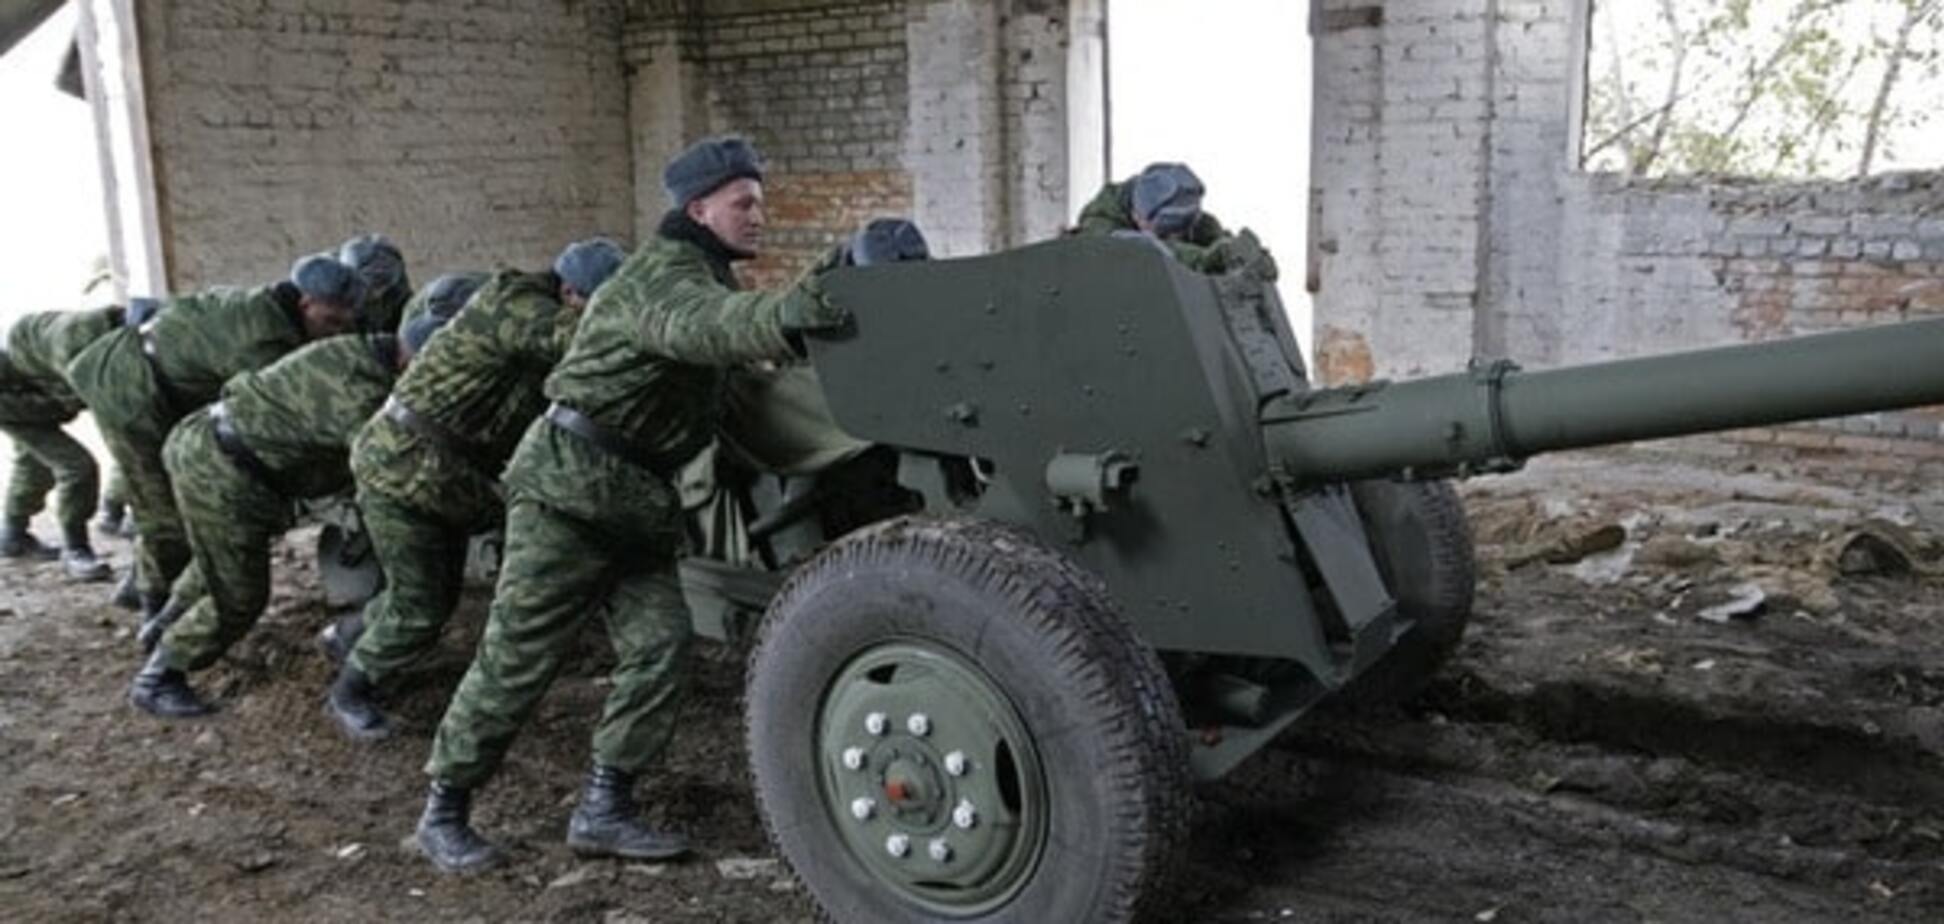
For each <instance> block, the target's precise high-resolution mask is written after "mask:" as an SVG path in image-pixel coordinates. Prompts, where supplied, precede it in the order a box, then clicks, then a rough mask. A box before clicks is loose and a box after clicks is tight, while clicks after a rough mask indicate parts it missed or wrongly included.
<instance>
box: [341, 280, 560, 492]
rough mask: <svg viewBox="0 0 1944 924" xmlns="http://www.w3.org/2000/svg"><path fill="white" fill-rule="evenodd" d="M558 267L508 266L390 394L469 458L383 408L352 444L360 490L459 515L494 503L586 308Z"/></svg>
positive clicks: (431, 343)
mask: <svg viewBox="0 0 1944 924" xmlns="http://www.w3.org/2000/svg"><path fill="white" fill-rule="evenodd" d="M559 292H560V279H559V277H557V276H555V275H554V274H553V273H550V272H548V273H522V272H518V271H515V270H502V271H501V272H499V273H496V274H494V276H493V278H492V279H490V280H488V281H487V282H486V284H485V285H484V286H482V287H481V288H480V290H479V292H478V293H477V294H475V295H474V296H473V298H472V301H471V302H469V303H467V307H466V310H465V311H462V312H460V313H459V314H458V315H456V316H454V318H453V319H452V321H451V322H450V323H448V324H447V325H446V326H445V327H444V328H442V329H441V330H440V331H439V335H438V336H437V337H434V338H432V339H431V340H429V341H427V342H426V344H425V349H424V350H423V351H422V352H421V353H419V355H417V356H415V357H413V359H412V365H411V367H410V368H409V369H407V370H406V372H405V374H404V375H402V376H399V378H398V384H397V385H396V386H395V387H394V389H393V392H392V394H393V396H394V397H395V398H397V399H398V401H399V403H401V404H403V405H405V406H406V407H409V408H411V409H412V411H413V412H415V413H416V414H417V415H418V416H420V417H423V418H425V419H426V420H427V421H429V422H430V423H432V424H435V425H437V426H438V427H439V428H440V429H442V430H443V431H445V432H446V433H449V434H452V435H454V436H458V437H461V438H463V439H464V440H465V441H466V443H467V444H468V445H469V447H470V448H469V449H468V450H467V451H466V452H465V453H464V454H463V457H461V456H459V455H455V453H453V452H452V451H449V450H448V449H446V448H445V447H443V446H441V445H440V444H439V443H437V442H434V441H433V440H430V439H427V438H426V437H425V436H424V435H422V434H420V433H418V432H415V431H413V430H412V429H410V428H407V427H405V426H404V425H402V424H400V423H399V422H397V421H395V420H393V419H392V418H390V417H388V416H386V415H384V414H380V415H378V416H376V417H373V418H372V419H371V423H369V424H368V425H366V426H365V428H364V429H363V430H361V431H359V433H358V436H357V438H356V439H355V440H353V442H352V448H351V471H352V474H353V475H355V476H356V478H357V481H358V487H359V488H361V489H365V490H375V491H379V492H382V493H384V494H385V495H387V496H389V497H393V498H396V499H398V500H401V501H405V502H407V503H410V504H411V505H412V506H414V507H417V508H419V509H422V510H426V511H429V512H436V513H442V514H444V515H446V516H449V517H451V518H453V519H454V520H455V522H466V521H477V519H478V518H479V517H482V516H487V515H488V514H489V512H490V511H491V510H493V509H494V508H496V507H497V505H498V503H499V501H498V497H499V491H498V486H497V478H498V475H499V470H500V466H502V465H504V464H505V462H506V457H507V456H508V455H510V454H511V453H512V452H513V446H514V444H515V443H517V442H518V441H519V438H520V433H521V431H522V430H524V429H525V428H526V425H527V423H528V422H530V421H532V420H533V419H534V418H535V417H537V416H539V414H540V412H541V411H543V410H545V409H546V407H547V399H546V397H545V396H544V395H542V394H541V384H542V383H543V382H545V381H546V377H547V372H548V371H549V370H551V369H552V368H553V365H554V363H555V362H556V361H558V360H559V359H560V356H561V354H562V353H563V352H565V350H566V348H567V343H568V341H569V340H570V339H572V337H573V335H574V325H575V323H576V322H577V321H579V320H580V312H578V311H571V310H568V309H567V308H566V307H565V306H563V305H561V303H560V296H559Z"/></svg>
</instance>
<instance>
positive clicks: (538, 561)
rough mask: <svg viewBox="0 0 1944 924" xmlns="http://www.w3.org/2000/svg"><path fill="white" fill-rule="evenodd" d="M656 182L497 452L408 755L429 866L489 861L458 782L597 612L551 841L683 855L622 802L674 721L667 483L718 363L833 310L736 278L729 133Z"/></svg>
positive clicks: (684, 619)
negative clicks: (630, 243)
mask: <svg viewBox="0 0 1944 924" xmlns="http://www.w3.org/2000/svg"><path fill="white" fill-rule="evenodd" d="M662 177H663V185H664V186H665V187H666V188H667V190H668V192H669V197H670V198H671V199H672V200H673V201H674V204H675V208H674V209H673V210H671V211H670V212H669V213H668V214H667V215H666V216H665V217H664V218H663V219H662V223H661V225H660V227H659V229H658V230H657V232H656V236H655V238H654V239H653V240H651V241H649V242H648V243H647V244H645V245H643V246H642V247H641V248H640V249H639V250H637V251H636V252H635V253H634V255H633V256H631V257H629V258H628V261H627V263H626V264H624V265H623V266H622V267H621V269H620V270H619V271H618V272H617V273H616V274H615V277H614V279H612V280H610V281H609V282H608V284H607V285H605V286H603V287H602V288H601V290H600V291H599V292H597V293H595V295H594V298H593V300H592V301H591V302H589V303H588V307H587V314H586V316H585V317H583V318H582V319H581V324H580V329H579V331H577V332H576V333H575V335H574V341H573V346H572V347H571V348H570V349H569V350H568V352H567V355H566V357H565V358H563V359H562V360H561V362H560V367H559V368H558V369H556V370H555V371H554V373H553V375H552V376H550V377H548V379H547V387H546V394H547V397H548V398H550V399H552V402H553V403H552V404H551V405H549V407H548V408H547V411H546V414H545V416H544V417H542V418H541V419H539V420H536V421H534V422H533V424H532V425H531V426H529V427H527V429H526V435H525V436H524V437H523V438H522V439H521V441H520V445H519V448H518V449H517V450H516V451H515V452H514V454H513V458H512V459H511V460H510V461H509V462H508V463H507V466H506V474H505V479H504V480H505V483H506V487H507V494H508V500H507V512H506V551H505V557H504V564H503V565H502V567H501V569H500V574H499V584H498V587H497V588H496V589H495V592H494V597H493V606H492V610H491V614H490V615H489V616H488V619H487V626H486V633H485V635H484V637H482V638H481V639H480V642H479V647H478V650H477V653H476V654H475V656H474V658H473V663H472V667H471V669H469V670H468V671H467V672H466V676H465V679H464V680H463V681H461V682H460V684H459V689H458V691H457V692H455V693H454V694H453V697H452V702H451V703H450V704H449V705H448V706H447V707H446V713H445V718H444V720H443V721H442V722H440V724H439V732H438V736H437V738H436V740H434V742H433V744H432V754H431V757H430V759H429V760H428V761H427V762H426V768H425V769H426V773H427V775H428V776H430V777H431V787H430V792H429V794H428V795H427V798H426V803H425V811H424V814H423V815H421V816H420V818H419V823H418V843H419V849H420V850H422V851H424V853H425V855H426V856H427V857H428V858H429V859H430V860H431V861H432V862H433V864H434V865H436V866H438V867H439V868H440V869H442V870H447V871H464V870H471V869H476V868H479V867H483V866H486V865H488V864H490V863H492V862H494V860H495V859H496V858H497V856H498V850H497V849H496V848H495V847H494V846H493V845H492V844H490V843H489V842H487V841H486V840H485V839H483V838H481V837H480V836H479V835H478V834H477V833H476V832H474V830H473V829H472V827H471V824H470V822H469V813H470V809H471V799H472V793H473V792H475V791H476V790H477V789H478V788H479V787H481V786H483V785H485V784H486V782H487V781H488V780H490V779H491V778H492V777H493V775H494V773H495V772H496V771H498V769H499V767H500V764H501V762H502V761H503V759H504V757H505V755H506V751H507V748H508V747H510V746H511V745H512V743H513V740H514V738H515V737H516V736H517V735H518V734H519V731H520V728H521V726H523V725H524V724H525V723H526V721H527V719H528V718H529V717H530V716H531V715H532V714H533V710H534V707H535V706H536V705H538V704H539V702H540V699H541V696H542V695H543V694H544V693H545V692H546V689H547V687H548V685H549V684H550V683H551V682H552V681H553V678H554V675H555V674H556V673H557V672H558V670H559V668H560V665H561V662H562V661H563V660H564V659H565V658H566V657H567V655H568V653H569V651H570V649H571V648H572V647H573V641H574V639H575V638H576V637H577V636H578V635H579V634H580V631H581V627H582V626H583V625H584V624H585V623H586V621H587V620H588V619H589V618H590V617H594V616H596V614H598V618H600V619H601V620H602V622H603V624H604V625H605V627H606V629H607V635H608V640H609V642H610V643H611V644H612V645H613V646H614V651H615V656H616V664H615V667H614V671H613V673H612V674H611V675H610V676H611V677H612V679H613V686H612V689H611V690H610V692H609V693H608V696H607V703H606V706H605V708H604V709H603V711H602V714H601V718H600V722H599V724H598V725H597V726H596V728H595V730H594V740H593V755H592V757H593V761H592V764H593V766H592V769H591V771H590V772H589V774H588V776H587V780H586V785H585V788H584V789H583V790H582V793H581V799H580V805H579V807H578V808H576V809H575V811H574V814H573V817H572V819H571V820H570V821H569V822H568V826H567V843H568V845H569V846H570V847H572V848H573V849H574V850H575V851H576V852H579V853H583V854H590V855H616V856H622V857H630V858H657V857H671V856H675V855H678V854H681V853H684V852H686V851H687V849H688V841H687V839H686V838H685V837H683V836H681V835H679V834H676V833H672V832H663V831H658V830H655V829H653V828H651V827H649V826H648V825H647V824H646V823H644V821H643V820H642V819H641V817H640V814H639V812H638V810H637V809H636V807H635V802H634V784H635V779H636V777H637V775H638V774H640V773H641V772H643V771H644V770H646V769H648V767H649V766H650V765H651V764H653V762H654V761H655V760H656V759H657V758H658V757H659V756H660V753H661V752H662V750H663V749H664V748H665V747H666V745H667V743H668V741H669V738H670V736H671V735H672V734H673V733H674V730H675V718H676V704H677V700H678V698H679V695H680V693H681V688H682V676H683V673H684V667H685V661H686V658H687V649H688V641H689V631H690V630H689V614H688V609H687V606H686V605H685V604H684V603H683V600H682V589H681V586H680V584H679V582H678V579H677V577H676V570H675V557H676V554H677V552H678V549H679V547H680V544H681V541H682V540H681V536H682V506H681V502H680V500H679V498H678V496H677V494H676V489H675V486H674V485H673V484H671V483H670V478H671V476H672V475H673V474H674V473H675V472H676V471H677V470H678V469H680V468H681V467H682V465H683V463H685V462H687V461H688V460H689V459H690V458H691V457H693V456H694V455H695V454H696V453H697V452H698V451H700V450H701V449H702V447H703V446H705V445H707V444H708V443H709V441H710V440H712V439H713V438H714V436H715V422H716V415H717V410H718V394H719V390H720V389H719V385H720V383H721V379H722V375H723V370H724V369H725V368H726V367H731V366H735V365H739V364H742V363H748V362H754V361H758V360H779V361H787V360H790V359H793V358H795V357H796V355H797V351H796V349H795V341H796V338H797V336H798V335H799V334H800V333H801V332H803V331H809V330H821V329H825V328H830V327H835V326H839V325H841V324H842V323H843V322H844V314H843V312H842V311H841V310H839V309H836V308H834V307H832V306H831V305H830V304H829V303H828V302H826V301H825V300H824V298H823V297H822V295H821V292H820V289H819V288H818V286H817V283H816V278H815V277H814V276H809V275H806V276H805V277H804V278H803V279H801V280H800V281H798V282H797V283H796V284H795V285H792V286H789V287H787V288H783V289H777V290H772V291H760V292H743V291H738V288H739V287H738V285H737V284H736V279H735V274H734V272H733V271H732V269H731V264H732V263H733V262H735V261H738V260H743V259H747V258H750V257H752V256H754V255H755V253H756V251H757V249H758V248H759V246H760V244H761V239H762V228H763V223H764V215H763V188H762V173H761V167H760V165H759V163H758V161H757V157H756V153H755V151H754V149H753V148H751V147H750V146H749V144H748V143H747V142H744V141H741V140H740V139H722V140H710V141H703V142H699V143H697V144H696V145H694V146H692V147H690V148H689V149H688V150H687V151H685V152H683V153H682V154H681V155H679V156H678V157H676V158H675V160H674V161H673V162H671V163H670V164H669V165H668V167H667V168H666V169H665V170H664V172H663V175H662Z"/></svg>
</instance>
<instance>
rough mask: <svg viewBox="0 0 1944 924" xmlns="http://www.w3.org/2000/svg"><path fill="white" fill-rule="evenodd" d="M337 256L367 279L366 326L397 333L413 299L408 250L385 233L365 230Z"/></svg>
mask: <svg viewBox="0 0 1944 924" xmlns="http://www.w3.org/2000/svg"><path fill="white" fill-rule="evenodd" d="M337 258H338V262H339V263H342V264H344V265H345V266H348V267H351V268H352V269H355V270H357V271H358V276H359V277H360V278H362V279H363V280H364V284H365V297H364V306H363V312H364V313H363V316H362V318H361V323H363V325H364V329H365V330H368V331H372V332H374V333H380V334H395V333H397V332H398V330H399V325H400V324H402V323H404V321H403V320H402V318H401V315H402V314H403V313H404V311H405V306H406V304H408V303H409V302H410V301H411V299H412V281H411V279H409V278H407V277H406V275H405V254H404V253H402V252H401V251H399V249H398V245H397V244H394V243H392V242H391V238H388V237H386V236H384V235H382V234H361V235H359V236H357V237H354V238H352V239H350V240H348V241H345V242H344V243H343V244H341V245H339V247H338V254H337Z"/></svg>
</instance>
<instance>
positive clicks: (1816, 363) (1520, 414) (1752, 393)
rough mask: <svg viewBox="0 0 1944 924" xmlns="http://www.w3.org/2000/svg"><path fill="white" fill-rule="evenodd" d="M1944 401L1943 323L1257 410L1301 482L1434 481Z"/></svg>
mask: <svg viewBox="0 0 1944 924" xmlns="http://www.w3.org/2000/svg"><path fill="white" fill-rule="evenodd" d="M1927 404H1944V318H1939V319H1931V320H1923V321H1913V322H1907V323H1901V324H1888V325H1881V326H1877V327H1870V328H1864V329H1860V330H1849V331H1842V332H1838V333H1829V334H1817V335H1813V336H1805V337H1796V338H1792V339H1788V340H1781V341H1775V342H1771V343H1758V344H1749V345H1744V346H1731V347H1721V348H1717V349H1709V350H1697V351H1692V352H1684V353H1674V354H1669V355H1665V356H1653V357H1646V358H1641V359H1627V360H1619V361H1615V362H1606V363H1598V364H1594V365H1587V366H1577V367H1567V368H1562V369H1550V370H1542V371H1534V372H1527V371H1522V370H1520V369H1519V368H1518V367H1517V366H1515V365H1513V364H1511V363H1508V362H1502V361H1501V362H1497V363H1491V364H1487V365H1482V366H1474V368H1472V369H1471V370H1470V371H1467V372H1463V373H1458V374H1455V375H1446V376H1439V377H1435V378H1427V379H1420V380H1416V381H1410V382H1376V383H1371V384H1369V385H1359V386H1350V387H1345V388H1334V389H1325V390H1320V391H1313V392H1309V393H1307V394H1302V395H1293V396H1289V397H1286V398H1281V399H1278V400H1277V401H1275V402H1272V403H1270V404H1269V405H1268V406H1267V407H1265V408H1264V411H1263V417H1262V421H1263V426H1264V433H1265V439H1266V441H1267V443H1268V447H1269V453H1270V457H1271V459H1272V461H1273V462H1274V463H1276V464H1277V465H1279V466H1280V467H1281V469H1282V470H1283V472H1284V473H1286V474H1287V475H1289V476H1291V477H1293V478H1295V479H1297V480H1298V481H1301V482H1309V483H1314V482H1323V481H1338V480H1348V479H1356V478H1371V477H1380V476H1399V475H1401V476H1404V477H1442V476H1446V475H1454V474H1455V475H1465V474H1471V473H1476V472H1481V471H1502V470H1505V469H1507V468H1511V467H1516V465H1517V464H1518V463H1519V462H1520V461H1521V460H1523V459H1525V458H1527V457H1530V456H1533V455H1538V454H1540V453H1544V452H1557V451H1560V450H1566V449H1579V448H1584V447H1589V446H1604V445H1610V444H1614V443H1625V442H1630V441H1633V440H1642V439H1659V438H1664V437H1672V436H1683V435H1687V434H1693V433H1704V432H1709V431H1715V430H1731V429H1736V428H1741V427H1756V426H1764V425H1768V424H1777V423H1785V422H1788V421H1797V420H1810V419H1815V418H1821V417H1838V416H1843V415H1849V414H1863V413H1869V412H1872V411H1884V410H1891V409H1894V408H1902V407H1914V406H1920V405H1927Z"/></svg>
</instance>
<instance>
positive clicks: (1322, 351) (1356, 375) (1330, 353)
mask: <svg viewBox="0 0 1944 924" xmlns="http://www.w3.org/2000/svg"><path fill="white" fill-rule="evenodd" d="M1376 373H1377V361H1376V359H1375V358H1374V357H1372V356H1371V353H1370V341H1368V340H1366V339H1364V336H1363V335H1362V334H1359V333H1357V332H1356V331H1353V330H1346V329H1344V328H1341V327H1337V326H1335V325H1333V324H1325V325H1323V327H1322V329H1321V330H1320V331H1318V332H1317V341H1316V382H1317V384H1319V385H1325V386H1329V385H1354V384H1357V383H1359V382H1368V381H1370V380H1371V378H1373V377H1374V376H1375V375H1376Z"/></svg>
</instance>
